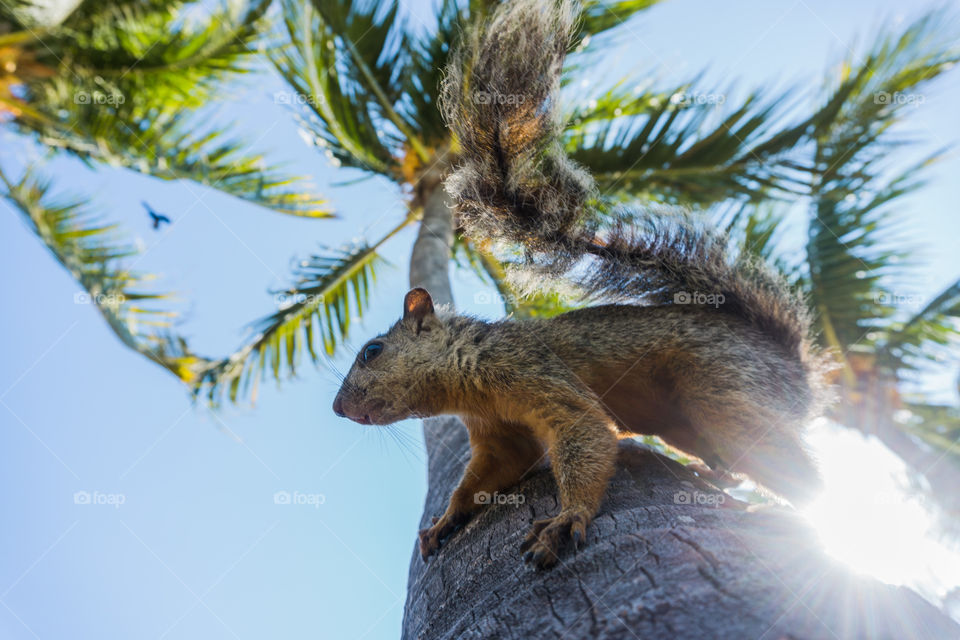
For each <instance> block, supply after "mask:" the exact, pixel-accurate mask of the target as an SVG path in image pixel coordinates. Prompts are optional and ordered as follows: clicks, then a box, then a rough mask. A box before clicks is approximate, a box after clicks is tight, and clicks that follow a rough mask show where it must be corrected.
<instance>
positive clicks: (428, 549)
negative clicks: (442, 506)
mask: <svg viewBox="0 0 960 640" xmlns="http://www.w3.org/2000/svg"><path fill="white" fill-rule="evenodd" d="M468 519H469V516H461V515H453V516H449V515H447V514H444V515H443V517H442V518H436V517H434V518H433V520H432V521H431V522H432V523H433V526H432V527H428V528H426V529H421V530H420V555H421V556H423V561H424V562H426V561H427V558H429V557H430V556H432V555H433V554H434V553H436V552H437V551H438V550H439V549H440V547H442V546H443V543H444V542H446V541H447V539H448V538H449V537H450V536H452V535H453V534H455V533H456V532H457V531H459V530H460V529H462V528H463V525H464V524H465V523H466V522H467V520H468Z"/></svg>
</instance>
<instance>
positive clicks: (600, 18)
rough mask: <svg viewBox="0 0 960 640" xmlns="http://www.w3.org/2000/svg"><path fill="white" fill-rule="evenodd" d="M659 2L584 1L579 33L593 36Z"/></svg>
mask: <svg viewBox="0 0 960 640" xmlns="http://www.w3.org/2000/svg"><path fill="white" fill-rule="evenodd" d="M659 1H660V0H586V1H585V2H583V3H582V5H583V17H582V18H581V25H582V26H581V33H582V34H584V35H594V34H597V33H600V32H602V31H607V30H608V29H612V28H614V27H617V26H619V25H621V24H623V23H624V22H626V21H627V20H629V19H630V18H632V17H633V16H634V15H635V14H637V13H639V12H641V11H644V10H646V9H649V8H650V7H652V6H653V5H655V4H657V3H658V2H659Z"/></svg>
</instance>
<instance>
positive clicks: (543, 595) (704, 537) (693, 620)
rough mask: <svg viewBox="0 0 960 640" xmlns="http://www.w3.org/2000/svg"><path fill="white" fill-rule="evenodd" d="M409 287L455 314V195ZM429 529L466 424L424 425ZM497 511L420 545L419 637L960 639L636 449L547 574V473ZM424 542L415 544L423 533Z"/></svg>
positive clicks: (416, 561)
mask: <svg viewBox="0 0 960 640" xmlns="http://www.w3.org/2000/svg"><path fill="white" fill-rule="evenodd" d="M425 202H426V205H425V207H424V209H425V210H424V220H423V224H422V226H421V229H420V234H419V237H418V238H417V242H416V244H415V245H414V250H413V256H412V259H411V269H410V283H411V285H414V286H424V287H426V288H427V289H428V290H429V291H430V292H431V294H433V296H434V298H435V299H436V300H437V301H438V302H441V303H443V302H452V298H451V293H450V283H449V278H448V275H447V269H448V268H449V251H450V242H451V240H452V222H451V214H450V210H449V208H448V204H449V203H448V202H447V198H446V195H445V194H444V193H443V191H442V189H435V190H434V191H433V192H432V193H431V194H429V197H428V198H426V200H425ZM424 437H425V440H426V449H427V455H428V490H427V499H426V504H425V506H424V513H423V517H422V518H421V527H426V526H427V525H428V522H429V520H430V518H431V516H434V515H439V514H440V513H442V512H443V510H444V507H445V506H446V500H447V498H448V497H449V495H450V493H451V492H452V490H453V488H454V487H455V486H456V483H457V481H458V480H459V477H460V475H461V473H462V472H463V467H464V464H465V462H466V460H467V459H468V457H469V445H468V440H467V434H466V429H465V428H464V427H463V425H462V423H461V422H460V421H459V420H457V419H456V418H432V419H429V420H425V421H424ZM514 492H515V493H516V494H518V495H521V496H523V503H522V504H519V505H517V504H503V505H495V506H489V507H487V508H486V509H485V510H484V511H482V512H481V513H480V514H479V515H478V516H477V517H475V518H474V519H473V520H472V521H471V522H470V523H469V524H468V525H467V526H466V527H465V528H464V529H463V530H462V531H460V532H458V533H457V534H455V535H454V536H453V537H452V538H451V539H450V540H449V541H448V542H447V544H446V545H445V546H444V548H443V549H442V550H441V552H440V553H439V555H435V556H433V557H432V558H431V559H430V561H429V562H428V563H424V562H423V560H421V559H420V554H419V552H418V551H417V549H416V548H414V550H413V553H412V558H411V563H410V574H409V580H408V585H407V589H408V592H407V602H406V608H405V612H404V620H403V637H404V638H429V639H431V640H433V639H443V638H450V639H454V638H518V639H520V638H522V639H527V638H547V637H555V638H571V639H576V638H586V637H595V638H645V639H655V638H698V639H699V638H751V639H752V638H770V639H776V638H793V639H800V638H830V637H837V638H861V637H862V638H867V637H869V638H891V639H893V638H897V639H899V638H904V637H922V638H955V637H958V636H960V627H958V626H957V625H955V624H954V623H953V622H952V621H950V620H949V619H948V618H947V617H946V616H944V615H943V614H942V613H940V612H939V611H937V610H936V609H935V608H934V607H933V606H932V605H930V604H928V603H926V602H925V601H923V600H922V599H921V598H920V597H919V596H917V595H916V594H914V593H912V592H910V591H908V590H906V589H898V588H894V587H890V586H887V585H882V584H880V583H878V582H876V581H873V580H869V579H864V578H858V577H856V576H853V575H852V574H850V573H849V572H848V571H846V570H845V569H843V568H842V567H840V566H838V565H836V564H834V563H832V562H830V561H829V560H828V559H827V558H826V557H824V555H823V554H822V553H821V552H820V550H819V549H818V545H817V542H816V537H815V535H814V534H813V532H812V531H810V530H809V529H808V528H807V527H806V526H805V525H804V524H803V522H802V521H801V520H800V519H799V518H797V517H796V516H795V515H794V514H793V513H792V512H791V511H788V510H785V509H780V508H770V509H765V510H761V511H759V512H752V511H747V510H746V509H745V508H744V505H742V504H740V503H737V502H735V501H733V500H732V499H731V498H729V497H728V496H726V495H725V494H723V493H720V492H718V491H717V490H716V489H715V488H713V487H711V486H710V485H708V484H706V483H705V482H704V481H703V480H701V479H700V478H698V477H697V476H696V475H695V474H693V472H691V471H690V470H689V469H687V468H686V467H684V466H682V465H680V464H678V463H676V462H674V461H672V460H670V459H668V458H665V457H663V456H660V455H659V454H657V453H654V452H652V451H650V450H648V449H646V448H643V447H641V446H640V445H637V444H635V443H633V442H630V441H624V442H622V443H621V446H620V455H619V460H618V469H617V473H616V475H615V477H614V479H613V481H612V482H611V485H610V488H609V492H608V494H607V498H606V500H605V502H604V505H603V507H602V509H601V512H600V515H599V516H598V517H597V519H596V520H595V521H594V523H593V524H592V525H591V527H590V529H589V532H588V535H587V545H586V546H585V547H584V548H583V549H582V550H581V551H579V552H577V553H576V554H573V553H569V554H568V555H567V556H565V557H564V558H563V560H562V562H561V564H560V565H558V566H557V567H555V568H554V569H552V570H549V571H545V572H538V571H534V570H533V569H531V568H529V567H527V566H525V565H524V564H523V563H522V561H521V554H520V552H519V545H520V542H521V540H522V539H523V537H524V536H525V535H526V533H527V529H528V527H529V526H530V523H531V522H532V521H533V520H535V519H540V518H544V517H547V516H549V515H553V514H554V513H555V512H556V511H557V508H558V505H557V500H556V487H555V484H554V482H553V478H552V475H551V474H550V472H549V471H548V470H546V469H544V470H541V471H539V472H538V473H535V474H534V475H533V476H531V477H530V478H528V479H527V480H525V481H524V482H522V483H521V484H520V485H519V486H518V487H516V489H515V490H514ZM409 533H410V535H411V538H412V539H413V538H415V536H414V535H413V532H409Z"/></svg>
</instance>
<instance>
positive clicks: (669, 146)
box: [565, 84, 806, 206]
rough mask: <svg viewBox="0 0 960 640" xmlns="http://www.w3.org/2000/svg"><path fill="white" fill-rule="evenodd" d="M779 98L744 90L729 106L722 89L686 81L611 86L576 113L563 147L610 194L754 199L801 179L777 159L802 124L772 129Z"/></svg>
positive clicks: (697, 200) (689, 200) (676, 199)
mask: <svg viewBox="0 0 960 640" xmlns="http://www.w3.org/2000/svg"><path fill="white" fill-rule="evenodd" d="M784 100H785V98H784V97H783V96H781V97H777V98H773V99H767V100H765V101H763V103H762V104H761V101H760V98H759V97H758V95H750V96H748V97H747V98H746V99H744V100H743V101H742V102H741V103H740V104H738V105H736V106H734V107H729V106H728V105H726V95H725V93H723V92H719V91H714V92H701V91H699V90H697V89H695V88H694V87H693V85H692V84H687V85H683V86H681V87H678V88H677V89H675V90H673V91H672V92H670V93H664V92H655V91H643V92H641V93H640V94H639V95H635V94H633V93H631V92H627V91H623V90H622V89H620V90H615V91H612V92H607V93H606V94H604V95H602V96H600V97H599V98H597V99H594V100H591V101H589V102H588V103H587V105H586V107H582V106H581V107H579V108H578V110H577V111H575V112H574V113H575V114H576V113H578V112H580V113H584V114H585V115H582V116H580V118H581V121H582V120H584V119H587V118H588V120H589V121H588V122H587V123H586V124H587V126H576V127H575V128H573V129H571V130H569V132H568V134H567V136H566V141H565V142H566V147H567V150H568V152H569V153H570V154H571V156H572V157H573V158H574V159H575V160H577V161H578V162H580V163H581V164H583V165H584V166H586V167H587V168H588V169H590V171H591V172H592V173H593V174H594V176H595V177H596V180H597V184H598V187H599V188H600V191H601V193H602V194H603V195H604V197H606V198H608V199H634V198H640V199H649V200H655V201H660V202H665V203H670V204H682V205H687V206H694V205H704V206H705V205H709V204H713V203H717V202H723V201H725V200H729V199H741V200H749V201H760V200H763V199H766V198H768V197H770V196H771V193H773V194H775V193H776V192H780V193H783V192H787V191H790V192H799V191H800V190H801V189H802V185H803V181H802V178H803V176H802V173H801V172H799V171H798V170H797V167H795V166H793V164H792V163H790V162H788V161H786V160H785V159H784V160H783V161H781V159H782V158H783V157H784V156H785V154H786V153H787V152H788V151H790V150H792V149H793V148H794V146H795V145H796V144H797V143H798V142H799V140H800V139H801V135H802V131H803V129H804V128H805V127H806V124H804V125H802V126H801V125H796V126H791V127H788V128H786V129H782V130H778V129H777V128H776V125H775V123H777V122H778V121H780V120H781V115H782V112H783V111H784V109H783V103H784ZM574 122H575V123H576V120H574Z"/></svg>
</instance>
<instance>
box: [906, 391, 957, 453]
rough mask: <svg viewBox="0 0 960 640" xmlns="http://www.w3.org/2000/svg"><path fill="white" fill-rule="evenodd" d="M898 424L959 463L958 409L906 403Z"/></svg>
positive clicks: (940, 405)
mask: <svg viewBox="0 0 960 640" xmlns="http://www.w3.org/2000/svg"><path fill="white" fill-rule="evenodd" d="M905 409H906V411H905V412H902V414H901V416H900V419H899V420H898V423H899V424H900V426H901V427H902V428H903V429H904V430H905V431H907V432H908V433H911V434H913V435H915V436H916V437H918V438H920V439H921V440H923V441H925V442H926V443H927V444H930V445H932V446H933V447H935V448H936V449H939V450H940V451H943V452H945V453H946V454H950V455H952V456H953V459H954V461H955V462H960V408H957V407H955V406H949V405H942V404H925V403H916V402H912V403H907V405H906V407H905Z"/></svg>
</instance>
